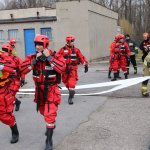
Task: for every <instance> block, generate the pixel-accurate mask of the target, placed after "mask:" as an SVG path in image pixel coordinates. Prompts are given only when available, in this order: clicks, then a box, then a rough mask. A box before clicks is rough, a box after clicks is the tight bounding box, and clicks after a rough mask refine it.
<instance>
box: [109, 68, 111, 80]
mask: <svg viewBox="0 0 150 150" xmlns="http://www.w3.org/2000/svg"><path fill="white" fill-rule="evenodd" d="M108 79H111V71H110V70H109V71H108Z"/></svg>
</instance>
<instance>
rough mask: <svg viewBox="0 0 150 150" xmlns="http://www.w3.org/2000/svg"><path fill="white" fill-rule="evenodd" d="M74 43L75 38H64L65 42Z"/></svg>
mask: <svg viewBox="0 0 150 150" xmlns="http://www.w3.org/2000/svg"><path fill="white" fill-rule="evenodd" d="M74 41H75V37H74V36H67V37H66V42H67V43H68V42H74Z"/></svg>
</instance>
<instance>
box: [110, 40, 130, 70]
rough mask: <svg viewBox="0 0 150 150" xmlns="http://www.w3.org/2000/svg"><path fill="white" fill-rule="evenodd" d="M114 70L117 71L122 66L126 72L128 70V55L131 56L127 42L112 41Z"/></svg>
mask: <svg viewBox="0 0 150 150" xmlns="http://www.w3.org/2000/svg"><path fill="white" fill-rule="evenodd" d="M110 49H111V62H112V70H113V71H114V72H115V73H116V72H117V71H118V70H119V69H120V68H121V69H122V71H123V72H124V73H126V72H127V68H126V67H127V57H130V49H129V46H128V44H127V43H126V42H124V43H117V42H115V41H114V42H112V44H111V46H110Z"/></svg>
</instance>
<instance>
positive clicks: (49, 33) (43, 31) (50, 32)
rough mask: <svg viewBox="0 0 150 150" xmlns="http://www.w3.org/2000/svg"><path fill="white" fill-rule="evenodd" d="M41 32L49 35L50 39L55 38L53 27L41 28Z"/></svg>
mask: <svg viewBox="0 0 150 150" xmlns="http://www.w3.org/2000/svg"><path fill="white" fill-rule="evenodd" d="M41 34H42V35H46V36H48V37H49V39H50V40H52V39H53V36H52V28H41Z"/></svg>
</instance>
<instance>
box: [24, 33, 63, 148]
mask: <svg viewBox="0 0 150 150" xmlns="http://www.w3.org/2000/svg"><path fill="white" fill-rule="evenodd" d="M34 43H35V46H36V54H33V55H29V56H27V57H26V59H25V61H24V62H23V64H22V65H21V72H22V73H23V74H27V73H28V72H30V71H31V70H33V80H34V82H35V100H34V101H35V103H37V111H38V110H39V111H40V113H41V114H42V115H43V116H44V119H45V122H46V126H47V132H46V136H47V139H46V148H45V150H53V144H52V136H53V129H54V127H55V119H56V116H57V109H58V105H59V104H60V101H61V93H60V91H59V87H58V84H59V83H60V82H61V74H62V73H63V72H64V71H65V69H66V64H65V60H64V58H63V56H61V55H60V54H58V53H55V52H53V51H52V50H49V49H48V46H49V39H48V37H47V36H45V35H37V36H36V37H35V39H34Z"/></svg>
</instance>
